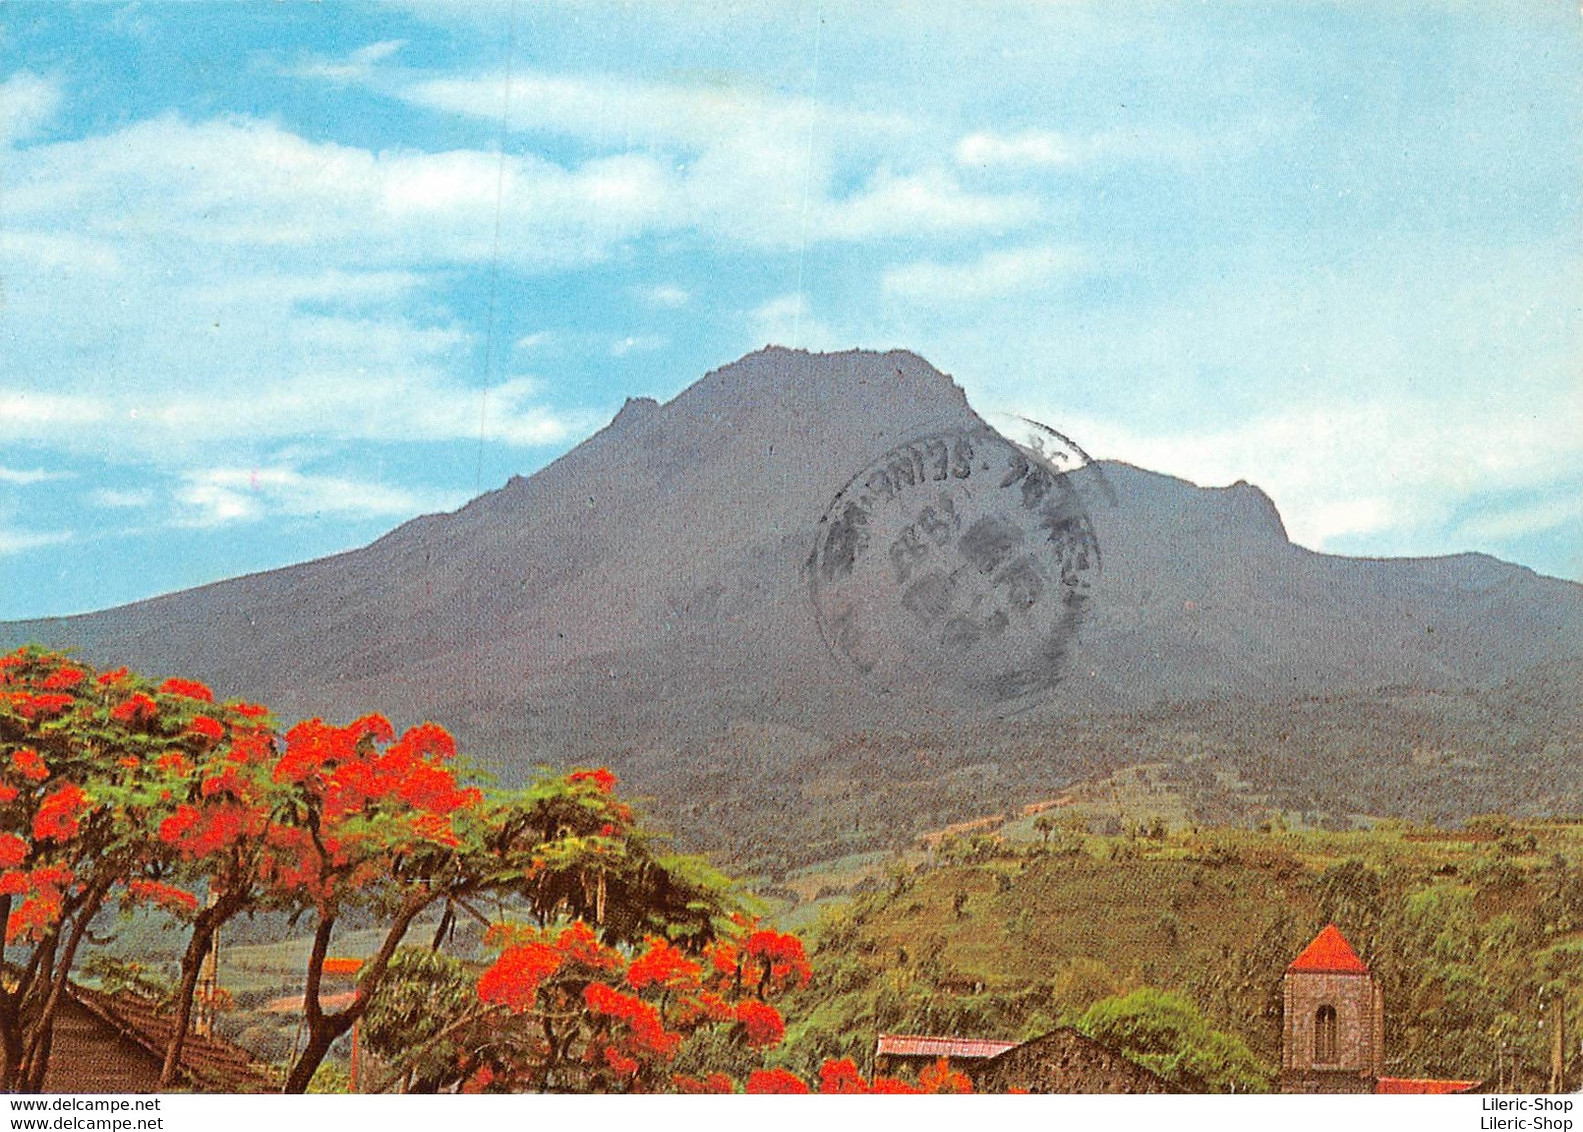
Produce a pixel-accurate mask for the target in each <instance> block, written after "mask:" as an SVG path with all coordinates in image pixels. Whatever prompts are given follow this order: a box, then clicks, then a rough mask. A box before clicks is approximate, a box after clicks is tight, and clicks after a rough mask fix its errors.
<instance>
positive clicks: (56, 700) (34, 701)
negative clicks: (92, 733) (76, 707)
mask: <svg viewBox="0 0 1583 1132" xmlns="http://www.w3.org/2000/svg"><path fill="white" fill-rule="evenodd" d="M0 702H9V703H10V704H11V707H12V708H13V709H14V710H15V711H16V713H17V714H18V715H20V716H21V717H22V718H23V719H25V720H27V721H28V722H29V723H36V722H37V721H38V720H40V719H44V718H46V717H49V716H55V715H59V714H61V712H63V711H65V710H66V709H67V708H69V707H71V705H72V704H74V703H76V702H77V701H76V700H74V699H72V697H70V696H68V695H67V694H66V693H65V692H48V693H46V694H44V695H42V696H35V695H32V694H30V693H28V692H12V693H11V694H10V695H8V696H4V697H0Z"/></svg>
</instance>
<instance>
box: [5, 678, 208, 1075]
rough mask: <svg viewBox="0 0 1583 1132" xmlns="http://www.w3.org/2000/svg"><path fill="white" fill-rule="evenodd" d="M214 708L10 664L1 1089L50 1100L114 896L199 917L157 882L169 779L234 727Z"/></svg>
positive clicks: (197, 698) (170, 693)
mask: <svg viewBox="0 0 1583 1132" xmlns="http://www.w3.org/2000/svg"><path fill="white" fill-rule="evenodd" d="M211 699H212V697H210V696H209V695H208V690H207V689H204V688H203V687H202V686H201V685H198V684H193V683H191V682H188V681H180V680H172V681H167V682H165V683H164V684H162V685H159V686H158V687H156V686H154V685H152V684H150V683H148V682H146V681H143V680H141V679H139V678H137V677H135V676H133V675H131V674H130V673H128V672H126V670H124V669H119V670H116V671H112V672H102V673H95V672H94V671H93V669H92V668H91V667H90V666H88V665H86V664H82V663H80V662H77V661H75V660H72V659H71V658H69V657H66V656H64V655H62V654H60V653H54V652H49V651H46V650H43V649H39V648H28V649H20V650H17V651H16V652H13V653H11V654H9V655H8V656H5V657H0V917H3V918H4V922H5V925H6V937H5V943H4V945H3V949H0V963H3V965H4V969H5V971H6V977H5V979H4V980H3V985H0V1049H3V1054H4V1058H3V1060H4V1066H3V1071H0V1087H4V1088H6V1089H11V1090H15V1089H30V1090H37V1089H39V1088H42V1086H43V1082H44V1074H45V1072H46V1070H47V1068H48V1064H49V1055H50V1044H51V1039H52V1035H53V1028H54V1021H55V1016H56V1012H57V1011H58V1009H59V1006H60V1004H61V1002H62V1000H63V997H64V995H65V992H66V987H67V983H68V980H69V978H70V976H71V971H72V968H73V965H74V964H75V962H76V959H77V955H78V950H79V948H80V945H81V943H82V941H83V939H84V937H85V935H86V933H87V931H88V927H89V924H90V923H91V922H92V921H93V919H94V917H95V916H96V915H97V914H98V913H99V911H100V910H101V909H102V908H103V907H104V906H105V903H106V901H107V900H108V899H109V898H110V897H111V895H112V894H113V893H114V892H115V891H116V890H117V889H118V888H120V889H122V890H123V891H124V892H125V893H126V894H127V897H128V899H130V900H134V901H135V900H147V901H154V902H158V903H161V904H163V905H165V906H167V907H170V906H179V907H183V908H185V907H187V906H188V904H189V903H191V904H196V898H195V897H193V895H192V894H191V893H189V892H186V891H185V890H182V889H179V888H177V887H175V886H172V885H169V884H166V883H164V882H162V881H161V879H160V877H159V867H158V865H157V860H158V858H159V856H160V850H159V848H158V839H157V837H156V836H155V835H154V833H153V830H154V829H155V828H157V827H158V825H159V824H160V820H161V818H162V816H163V815H164V814H165V813H166V812H167V811H168V808H169V804H170V798H171V789H172V775H173V769H174V768H175V767H176V766H178V765H179V764H183V763H186V762H189V761H192V760H196V759H199V758H201V757H203V756H204V755H205V753H206V752H209V751H211V750H212V749H213V748H214V747H215V745H216V742H217V740H218V738H220V736H217V735H216V734H215V731H216V729H218V730H219V731H220V732H221V733H222V735H223V732H224V728H225V726H226V725H225V724H223V723H221V722H219V719H221V718H229V717H231V716H233V715H235V714H236V713H235V711H234V709H230V708H217V707H216V706H215V705H213V704H212V703H211V702H210V700H211ZM217 717H218V718H217ZM151 870H152V871H151ZM12 947H15V948H16V949H17V955H16V956H15V957H14V958H13V957H12V956H11V955H9V954H7V952H8V951H9V949H10V948H12Z"/></svg>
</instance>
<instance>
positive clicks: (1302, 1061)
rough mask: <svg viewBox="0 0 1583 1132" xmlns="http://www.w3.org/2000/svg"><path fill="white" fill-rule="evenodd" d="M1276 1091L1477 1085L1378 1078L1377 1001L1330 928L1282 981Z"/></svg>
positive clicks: (1360, 966) (1380, 1023) (1358, 964)
mask: <svg viewBox="0 0 1583 1132" xmlns="http://www.w3.org/2000/svg"><path fill="white" fill-rule="evenodd" d="M1282 992H1283V993H1282V1027H1281V1073H1280V1078H1279V1081H1278V1084H1279V1087H1280V1090H1281V1092H1283V1093H1419V1094H1422V1093H1466V1092H1470V1091H1472V1090H1473V1089H1475V1088H1477V1087H1478V1085H1479V1082H1477V1081H1450V1080H1441V1079H1431V1078H1424V1077H1387V1076H1385V995H1384V992H1383V991H1382V990H1381V989H1380V984H1379V981H1378V980H1376V979H1375V978H1374V976H1373V975H1372V974H1371V973H1370V971H1369V966H1368V964H1367V963H1365V962H1364V961H1363V960H1362V959H1361V958H1359V957H1358V953H1357V952H1356V951H1354V950H1352V945H1351V944H1350V943H1348V942H1347V940H1346V937H1345V936H1343V935H1342V934H1341V930H1340V929H1339V928H1337V927H1336V925H1335V924H1326V925H1325V927H1324V930H1323V931H1321V932H1320V933H1319V934H1318V935H1317V936H1315V937H1314V939H1313V942H1311V943H1310V944H1309V945H1308V946H1307V947H1305V948H1303V950H1302V952H1301V953H1300V954H1299V955H1298V956H1297V958H1296V959H1293V960H1292V962H1291V965H1290V966H1288V967H1287V968H1286V975H1285V978H1284V979H1283V981H1282Z"/></svg>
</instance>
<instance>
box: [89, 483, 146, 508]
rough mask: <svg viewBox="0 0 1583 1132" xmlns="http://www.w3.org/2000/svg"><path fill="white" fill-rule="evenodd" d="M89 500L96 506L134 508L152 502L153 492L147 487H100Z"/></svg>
mask: <svg viewBox="0 0 1583 1132" xmlns="http://www.w3.org/2000/svg"><path fill="white" fill-rule="evenodd" d="M88 499H89V501H90V502H91V503H93V505H94V506H96V507H109V508H116V509H122V508H127V509H130V508H136V507H147V506H149V505H150V504H152V503H153V502H154V492H153V491H152V490H150V489H149V488H135V489H124V488H108V487H107V488H100V489H99V490H98V491H95V492H93V493H92V494H91V495H90V496H89V497H88Z"/></svg>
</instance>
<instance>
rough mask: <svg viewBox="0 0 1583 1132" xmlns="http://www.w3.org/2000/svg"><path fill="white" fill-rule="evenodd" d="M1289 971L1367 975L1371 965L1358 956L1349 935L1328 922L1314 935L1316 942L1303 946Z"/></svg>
mask: <svg viewBox="0 0 1583 1132" xmlns="http://www.w3.org/2000/svg"><path fill="white" fill-rule="evenodd" d="M1286 969H1287V970H1288V971H1315V972H1321V973H1324V974H1328V975H1367V974H1368V973H1369V965H1368V964H1367V963H1365V962H1364V961H1363V960H1361V959H1359V958H1358V953H1357V952H1356V951H1353V950H1352V945H1351V944H1350V943H1348V942H1347V937H1346V936H1344V935H1342V934H1341V929H1340V928H1338V927H1336V925H1335V924H1326V925H1325V930H1324V931H1322V932H1320V933H1319V934H1318V935H1316V936H1315V937H1314V942H1312V943H1310V944H1309V945H1308V946H1307V947H1305V948H1303V953H1302V954H1301V955H1299V956H1298V957H1297V958H1296V959H1293V960H1292V965H1291V966H1290V967H1288V968H1286Z"/></svg>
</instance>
